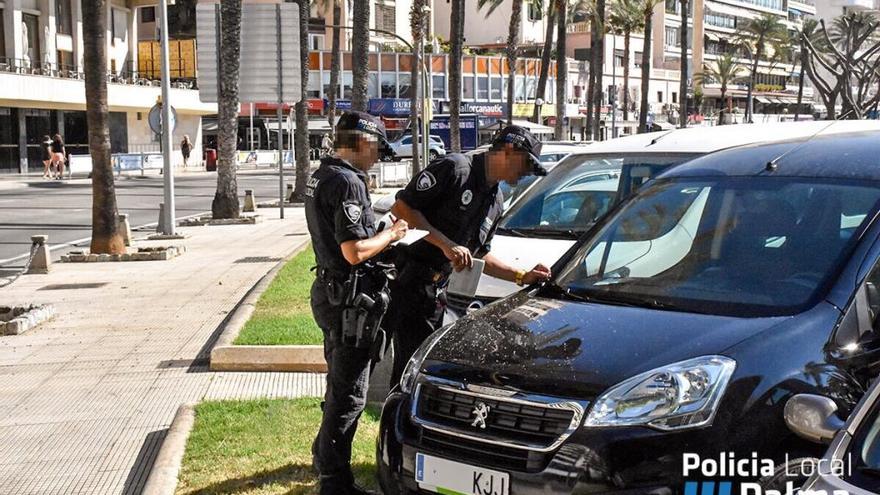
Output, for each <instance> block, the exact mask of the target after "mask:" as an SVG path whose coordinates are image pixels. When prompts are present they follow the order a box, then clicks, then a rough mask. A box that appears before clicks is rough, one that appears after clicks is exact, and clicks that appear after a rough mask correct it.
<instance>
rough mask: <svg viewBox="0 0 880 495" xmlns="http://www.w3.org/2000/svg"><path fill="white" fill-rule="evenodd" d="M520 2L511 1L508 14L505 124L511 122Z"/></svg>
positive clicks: (520, 14)
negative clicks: (511, 7) (511, 5)
mask: <svg viewBox="0 0 880 495" xmlns="http://www.w3.org/2000/svg"><path fill="white" fill-rule="evenodd" d="M522 4H523V3H522V2H520V1H515V2H513V9H512V11H511V14H510V26H509V30H508V32H507V65H508V68H509V69H510V70H509V71H508V74H507V124H508V125H510V124H513V101H514V97H513V93H514V89H515V85H516V58H517V55H518V54H517V45H518V43H519V27H520V23H521V21H522Z"/></svg>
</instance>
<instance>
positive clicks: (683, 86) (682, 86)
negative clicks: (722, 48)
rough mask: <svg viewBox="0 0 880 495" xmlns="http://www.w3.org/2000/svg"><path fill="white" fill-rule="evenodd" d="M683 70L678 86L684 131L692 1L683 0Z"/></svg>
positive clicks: (680, 118)
mask: <svg viewBox="0 0 880 495" xmlns="http://www.w3.org/2000/svg"><path fill="white" fill-rule="evenodd" d="M680 3H681V68H680V72H679V76H678V77H679V84H678V126H679V127H681V128H682V129H684V128H685V127H687V123H688V107H687V81H688V56H687V51H688V42H689V41H690V40H689V39H688V10H689V7H690V5H689V3H690V0H681V2H680Z"/></svg>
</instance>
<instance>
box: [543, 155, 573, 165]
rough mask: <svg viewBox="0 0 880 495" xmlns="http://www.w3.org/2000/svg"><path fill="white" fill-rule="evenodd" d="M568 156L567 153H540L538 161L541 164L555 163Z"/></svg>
mask: <svg viewBox="0 0 880 495" xmlns="http://www.w3.org/2000/svg"><path fill="white" fill-rule="evenodd" d="M568 155H569V154H568V153H541V156H539V157H538V160H540V161H541V163H555V162H558V161H559V160H562V159H563V158H565V157H566V156H568Z"/></svg>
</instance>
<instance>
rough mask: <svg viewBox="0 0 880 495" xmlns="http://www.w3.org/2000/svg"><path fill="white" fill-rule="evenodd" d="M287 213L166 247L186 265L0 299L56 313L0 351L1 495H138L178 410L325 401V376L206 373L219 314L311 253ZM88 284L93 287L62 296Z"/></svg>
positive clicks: (68, 280) (72, 279)
mask: <svg viewBox="0 0 880 495" xmlns="http://www.w3.org/2000/svg"><path fill="white" fill-rule="evenodd" d="M285 213H286V217H287V218H286V219H285V220H280V219H279V218H278V210H276V209H264V210H261V211H260V214H262V215H264V216H265V217H266V221H265V222H263V223H259V224H256V225H242V226H223V227H220V226H216V227H197V228H189V229H182V230H183V231H184V232H186V233H188V234H190V235H191V237H190V238H188V239H185V240H182V241H174V242H173V243H174V244H183V245H185V246H186V247H187V252H186V253H185V254H184V255H183V256H181V257H179V258H176V259H174V260H171V261H163V262H159V261H156V262H129V263H98V264H93V263H83V264H55V265H54V270H53V272H52V273H51V274H49V275H27V276H23V277H21V278H20V279H19V280H18V281H17V282H15V283H14V284H12V285H11V286H9V287H6V288H4V289H0V305H5V304H23V303H31V302H33V303H52V304H54V305H55V307H56V310H57V316H56V318H55V319H54V320H53V321H50V322H48V323H44V324H43V325H42V326H41V327H39V328H37V329H35V330H32V331H31V332H30V333H28V334H25V335H21V336H9V337H0V383H2V386H0V492H2V493H4V494H5V493H14V494H29V493H34V494H36V493H39V494H50V493H58V494H74V493H88V494H112V493H140V490H141V488H142V486H143V483H144V482H145V480H146V476H147V475H148V473H149V469H150V466H151V465H152V462H153V460H154V458H155V456H156V453H157V451H158V448H159V446H160V444H161V442H162V439H163V438H164V435H165V430H166V429H167V427H168V426H169V424H170V422H171V420H172V418H173V416H174V413H175V411H176V409H177V407H178V406H179V405H180V404H182V403H185V402H194V401H199V400H201V399H219V398H246V397H295V396H302V395H320V394H322V393H323V383H324V382H323V376H322V375H316V374H298V373H211V372H208V368H207V364H208V362H207V356H208V354H209V352H210V348H211V345H212V344H213V341H214V339H216V338H217V336H218V333H219V332H218V326H219V325H220V324H221V322H222V321H223V320H224V318H226V316H227V314H228V313H229V312H230V311H231V310H232V309H233V308H234V306H235V305H236V303H237V302H238V301H239V300H240V299H241V298H242V297H243V296H244V295H245V293H246V292H247V291H248V290H249V289H250V288H251V287H252V286H253V285H254V284H255V283H256V282H257V281H258V280H259V279H260V278H261V277H262V276H263V275H264V274H265V273H266V272H267V271H268V270H270V269H271V268H272V267H273V266H274V265H275V264H276V263H277V262H278V261H279V260H280V259H281V258H283V257H284V256H285V255H287V254H288V253H290V252H291V251H293V250H294V249H295V248H296V247H298V246H300V245H302V244H303V243H305V242H307V240H308V237H307V235H306V226H305V219H304V214H303V210H302V208H288V209H286V212H285ZM139 237H144V234H143V233H135V238H136V239H137V238H139ZM162 244H169V242H167V241H166V242H164V243H161V242H153V243H139V244H138V245H141V246H143V245H162ZM83 283H86V284H93V285H92V286H90V287H86V288H76V287H71V286H69V285H66V284H83ZM52 286H54V287H52Z"/></svg>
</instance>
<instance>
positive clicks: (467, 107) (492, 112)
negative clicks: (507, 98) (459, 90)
mask: <svg viewBox="0 0 880 495" xmlns="http://www.w3.org/2000/svg"><path fill="white" fill-rule="evenodd" d="M459 111H460V112H461V113H475V114H477V115H481V116H483V117H504V116H505V114H506V110H505V107H504V104H503V103H490V102H462V103H461V107H460V110H459Z"/></svg>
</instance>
